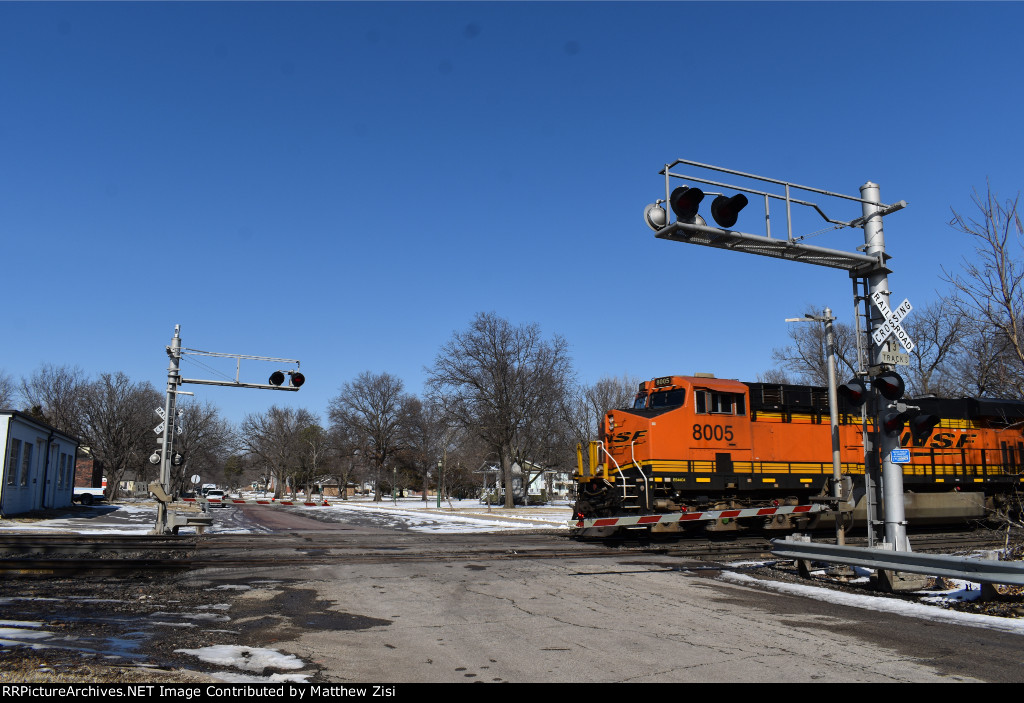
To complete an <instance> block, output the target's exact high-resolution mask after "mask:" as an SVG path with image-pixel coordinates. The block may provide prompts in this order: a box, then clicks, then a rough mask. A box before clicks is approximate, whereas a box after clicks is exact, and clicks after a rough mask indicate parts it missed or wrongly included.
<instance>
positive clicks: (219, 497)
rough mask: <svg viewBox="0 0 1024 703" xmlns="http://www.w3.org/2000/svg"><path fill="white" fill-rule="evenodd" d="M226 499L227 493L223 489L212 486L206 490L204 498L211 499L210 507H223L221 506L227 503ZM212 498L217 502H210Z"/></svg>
mask: <svg viewBox="0 0 1024 703" xmlns="http://www.w3.org/2000/svg"><path fill="white" fill-rule="evenodd" d="M226 499H227V495H226V494H225V493H224V491H222V490H220V489H219V488H212V489H210V490H208V491H207V492H206V500H208V501H211V502H210V507H211V508H214V507H221V508H223V507H225V506H226V505H227V502H226ZM214 500H216V501H218V502H216V503H214V502H212V501H214Z"/></svg>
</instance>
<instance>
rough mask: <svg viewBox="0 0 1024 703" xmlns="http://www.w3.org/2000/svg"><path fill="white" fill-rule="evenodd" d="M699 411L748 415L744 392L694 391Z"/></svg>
mask: <svg viewBox="0 0 1024 703" xmlns="http://www.w3.org/2000/svg"><path fill="white" fill-rule="evenodd" d="M694 394H695V395H694V398H695V400H696V405H697V412H698V413H703V414H708V413H711V414H716V415H746V414H747V407H746V402H745V400H744V397H743V394H742V393H719V392H717V391H694Z"/></svg>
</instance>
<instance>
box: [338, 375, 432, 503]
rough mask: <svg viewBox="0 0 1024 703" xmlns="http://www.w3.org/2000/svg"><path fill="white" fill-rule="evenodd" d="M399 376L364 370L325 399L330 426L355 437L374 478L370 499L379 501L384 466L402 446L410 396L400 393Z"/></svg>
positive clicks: (392, 459)
mask: <svg viewBox="0 0 1024 703" xmlns="http://www.w3.org/2000/svg"><path fill="white" fill-rule="evenodd" d="M403 389H404V384H403V383H402V380H401V379H400V378H397V377H396V376H392V375H391V374H389V373H380V374H374V373H371V372H369V371H364V372H363V373H361V374H359V376H357V377H356V379H355V380H354V381H350V382H348V383H345V384H344V385H343V386H342V387H341V392H340V394H339V395H338V396H336V397H334V398H332V399H331V400H330V402H329V409H328V415H329V417H330V421H331V424H332V426H336V427H338V428H343V429H341V431H342V432H344V433H346V434H348V435H349V436H351V437H354V438H356V441H357V442H358V444H359V445H360V446H361V447H362V449H361V454H362V457H363V459H364V461H366V462H367V463H368V464H369V467H370V469H371V471H372V474H373V481H374V500H375V501H380V500H381V491H380V481H381V476H382V473H383V471H384V470H385V467H387V466H388V465H389V464H390V465H391V466H392V468H394V464H393V463H391V462H394V460H395V458H396V456H395V455H396V454H397V453H398V451H399V450H401V449H402V447H403V446H404V444H403V443H404V432H405V425H406V422H407V418H408V416H409V413H410V411H411V406H410V402H411V401H412V399H413V398H412V396H410V395H408V394H406V393H405V392H404V390H403Z"/></svg>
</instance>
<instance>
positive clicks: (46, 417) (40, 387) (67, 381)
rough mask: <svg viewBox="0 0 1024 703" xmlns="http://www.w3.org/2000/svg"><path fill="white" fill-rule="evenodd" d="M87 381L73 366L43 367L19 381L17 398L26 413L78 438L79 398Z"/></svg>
mask: <svg viewBox="0 0 1024 703" xmlns="http://www.w3.org/2000/svg"><path fill="white" fill-rule="evenodd" d="M88 386H89V380H88V378H87V377H86V375H85V372H84V371H82V369H80V368H79V367H77V366H55V365H53V364H43V365H42V366H40V367H39V368H38V369H37V370H36V371H35V372H34V373H33V374H32V375H31V376H30V377H28V378H23V379H22V380H21V397H22V401H23V402H24V403H25V405H26V407H27V410H28V412H29V413H32V414H34V415H36V416H37V417H38V418H39V419H40V420H43V421H44V422H46V423H48V424H50V425H53V426H54V427H56V428H57V429H58V430H60V431H61V432H67V433H68V434H71V435H76V436H80V435H82V434H83V427H82V417H81V415H82V407H81V405H82V397H83V394H84V392H85V389H86V388H87V387H88Z"/></svg>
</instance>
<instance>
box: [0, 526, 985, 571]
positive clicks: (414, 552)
mask: <svg viewBox="0 0 1024 703" xmlns="http://www.w3.org/2000/svg"><path fill="white" fill-rule="evenodd" d="M820 539H822V540H823V541H824V540H825V539H827V538H824V537H822V538H820ZM863 542H864V540H857V539H851V540H849V541H848V543H849V544H852V545H857V544H863ZM912 543H913V545H914V548H915V549H916V550H917V551H954V550H970V549H992V548H996V547H997V546H998V544H997V542H996V541H995V540H994V539H991V538H990V536H989V535H979V534H976V533H952V534H939V535H921V536H917V537H914V538H912ZM639 554H652V555H653V554H660V555H667V556H672V557H679V558H686V559H697V560H710V561H722V560H727V559H729V560H734V559H743V558H750V559H758V558H759V559H766V560H770V559H771V544H770V541H769V540H768V539H767V538H765V537H762V536H754V537H738V538H734V539H727V540H708V539H703V538H690V539H684V540H676V541H658V542H651V541H638V540H629V539H625V540H620V541H617V542H610V541H604V542H600V543H580V542H576V541H573V540H569V539H566V538H565V537H564V535H553V534H518V535H515V536H506V535H502V536H497V535H460V536H452V537H448V538H441V537H439V536H437V535H435V536H430V537H425V536H423V535H415V536H413V535H394V536H389V538H388V539H387V540H386V541H385V542H384V544H382V543H381V540H380V538H379V537H377V536H366V535H360V536H352V537H344V538H339V537H338V536H337V535H332V534H324V533H316V532H313V533H284V534H262V535H203V536H193V535H187V536H155V535H119V536H92V535H88V536H85V535H0V555H3V556H2V557H0V572H3V573H8V574H23V575H33V574H36V575H60V574H73V573H83V572H89V573H94V574H114V573H125V572H129V571H168V570H172V571H173V570H188V569H205V568H219V569H232V568H237V569H242V568H251V567H252V566H253V564H254V563H255V561H256V560H262V561H265V562H267V563H273V564H274V565H275V566H296V567H301V566H312V565H333V564H345V563H347V564H368V563H395V562H418V561H419V562H422V561H456V562H467V561H502V560H514V559H563V560H569V559H607V558H617V557H623V556H630V555H639Z"/></svg>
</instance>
